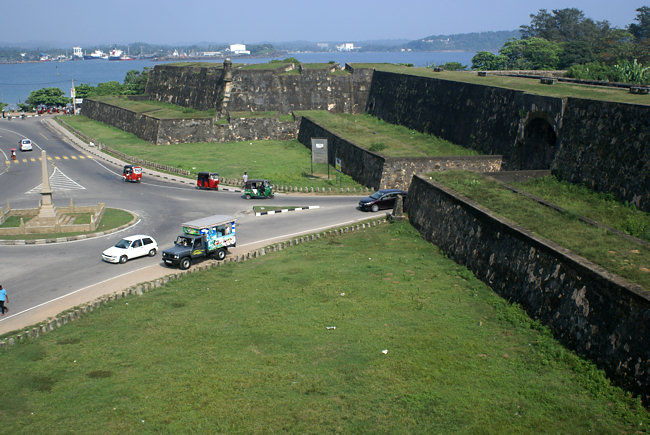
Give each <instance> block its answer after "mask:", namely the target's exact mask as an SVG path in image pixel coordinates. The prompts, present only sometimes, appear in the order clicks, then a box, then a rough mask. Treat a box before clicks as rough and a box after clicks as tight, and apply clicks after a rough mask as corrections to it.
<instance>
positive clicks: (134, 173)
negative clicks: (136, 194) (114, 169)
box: [122, 165, 142, 183]
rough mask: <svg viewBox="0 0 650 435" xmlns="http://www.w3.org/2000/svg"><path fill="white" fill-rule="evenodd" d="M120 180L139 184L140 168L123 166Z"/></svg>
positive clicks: (140, 178) (140, 177)
mask: <svg viewBox="0 0 650 435" xmlns="http://www.w3.org/2000/svg"><path fill="white" fill-rule="evenodd" d="M122 178H123V179H124V181H131V182H132V183H139V182H140V180H142V168H141V167H140V166H134V165H124V170H123V171H122Z"/></svg>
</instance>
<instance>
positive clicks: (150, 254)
mask: <svg viewBox="0 0 650 435" xmlns="http://www.w3.org/2000/svg"><path fill="white" fill-rule="evenodd" d="M154 255H156V250H155V249H152V250H151V251H149V257H153V256H154Z"/></svg>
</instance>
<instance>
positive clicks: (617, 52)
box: [595, 29, 634, 65]
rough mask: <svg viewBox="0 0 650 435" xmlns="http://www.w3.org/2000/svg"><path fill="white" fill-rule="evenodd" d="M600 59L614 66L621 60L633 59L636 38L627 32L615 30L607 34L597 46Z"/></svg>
mask: <svg viewBox="0 0 650 435" xmlns="http://www.w3.org/2000/svg"><path fill="white" fill-rule="evenodd" d="M595 50H596V52H597V53H598V59H599V60H600V61H601V62H605V63H606V64H609V65H612V64H614V63H616V62H619V61H621V60H624V59H627V60H632V59H633V53H634V38H633V37H632V34H631V33H629V32H628V31H627V30H623V29H613V30H611V31H610V32H607V33H606V34H604V35H603V37H602V38H601V39H600V40H599V42H598V43H597V44H596V45H595Z"/></svg>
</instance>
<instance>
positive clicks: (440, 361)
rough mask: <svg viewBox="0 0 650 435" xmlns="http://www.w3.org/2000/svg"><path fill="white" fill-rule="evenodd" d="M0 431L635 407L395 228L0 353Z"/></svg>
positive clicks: (643, 423) (606, 421) (577, 425)
mask: <svg viewBox="0 0 650 435" xmlns="http://www.w3.org/2000/svg"><path fill="white" fill-rule="evenodd" d="M0 364H1V365H2V368H3V386H2V388H3V393H4V394H5V396H6V397H7V398H10V400H9V399H8V400H4V401H0V415H2V418H3V430H4V431H7V432H22V433H44V432H50V433H58V432H84V433H93V432H123V433H153V432H187V431H193V432H211V433H217V432H227V433H232V432H238V433H260V432H264V433H277V432H295V433H314V432H343V433H357V432H364V433H404V432H407V433H414V432H415V433H448V432H465V433H476V432H481V433H502V432H511V433H521V432H525V433H557V432H566V431H571V432H590V431H597V432H600V433H621V432H634V431H639V430H640V431H644V430H645V428H647V427H648V425H649V424H650V413H648V411H647V410H645V409H644V408H643V407H642V406H641V404H640V402H639V401H638V400H637V399H633V398H630V397H629V395H628V394H626V393H624V392H623V391H621V390H620V389H618V388H615V387H612V386H611V385H609V382H608V381H607V379H606V377H605V376H604V374H603V372H602V371H600V370H598V369H596V368H595V367H594V366H593V364H591V363H589V362H588V361H585V360H583V359H581V358H579V357H577V356H576V355H575V354H573V353H572V352H569V351H567V350H566V349H565V348H564V347H563V346H561V345H560V344H559V343H558V342H556V341H555V340H554V339H553V338H552V337H551V335H550V333H549V332H548V330H547V329H546V328H544V327H542V326H541V325H540V324H539V323H537V322H534V321H531V320H530V319H529V318H528V317H527V316H526V314H525V312H523V311H522V310H521V309H520V308H518V307H517V306H513V305H509V304H508V303H507V302H506V301H504V300H503V299H501V298H499V297H497V296H496V295H495V294H494V293H493V292H492V291H491V290H490V289H489V288H488V287H487V286H486V285H485V284H483V283H482V282H480V281H479V280H477V279H476V278H475V277H474V276H473V275H472V274H471V273H470V272H469V271H468V270H467V269H465V268H463V267H461V266H459V265H457V264H455V263H454V262H453V261H451V260H449V259H448V258H446V257H445V256H444V255H442V254H441V253H440V252H439V250H438V249H437V248H436V247H435V246H433V245H431V244H429V243H427V242H425V241H424V240H422V238H421V237H420V236H419V234H418V233H417V232H416V231H415V230H414V229H413V228H412V227H411V226H410V225H408V224H407V223H398V224H392V225H382V226H379V227H376V228H372V229H368V230H365V231H360V232H355V233H349V234H347V235H345V236H341V237H335V238H323V239H320V240H318V241H314V242H310V243H307V244H302V245H299V246H296V247H293V248H291V249H287V250H284V251H282V252H275V253H269V254H267V255H266V256H264V257H259V258H257V259H254V260H251V261H247V262H244V263H226V264H224V265H223V266H221V267H219V268H216V269H211V270H208V271H203V272H198V273H195V274H191V275H187V276H185V277H183V278H182V279H179V280H177V281H173V282H171V283H169V284H168V285H166V286H165V287H163V288H160V289H157V290H155V291H154V292H151V293H146V294H145V295H143V296H140V297H132V298H129V299H125V300H119V301H115V302H111V303H109V304H108V305H104V306H102V307H101V309H99V310H96V311H94V312H92V313H90V314H88V315H87V316H84V317H83V318H81V319H79V320H77V321H75V322H74V323H73V324H69V325H67V326H65V327H64V328H61V329H58V330H56V331H54V332H52V333H49V334H47V335H44V336H42V337H40V338H38V339H37V340H34V341H31V342H27V343H21V344H19V345H17V346H15V347H14V348H11V349H9V350H8V351H6V352H2V353H0Z"/></svg>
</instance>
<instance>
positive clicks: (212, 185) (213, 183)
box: [196, 172, 219, 190]
mask: <svg viewBox="0 0 650 435" xmlns="http://www.w3.org/2000/svg"><path fill="white" fill-rule="evenodd" d="M196 187H197V188H198V189H214V190H219V174H217V173H216V172H199V174H198V175H197V177H196Z"/></svg>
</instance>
